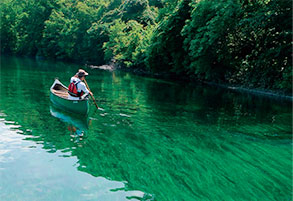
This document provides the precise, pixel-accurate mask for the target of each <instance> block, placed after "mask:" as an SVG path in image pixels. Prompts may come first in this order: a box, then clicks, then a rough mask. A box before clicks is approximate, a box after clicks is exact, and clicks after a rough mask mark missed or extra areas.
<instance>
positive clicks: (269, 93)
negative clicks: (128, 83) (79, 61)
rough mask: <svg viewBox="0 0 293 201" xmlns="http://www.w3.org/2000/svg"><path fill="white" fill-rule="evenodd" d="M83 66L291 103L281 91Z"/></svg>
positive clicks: (113, 66) (137, 70) (114, 66)
mask: <svg viewBox="0 0 293 201" xmlns="http://www.w3.org/2000/svg"><path fill="white" fill-rule="evenodd" d="M85 66H88V67H90V68H91V69H100V70H106V71H123V72H129V73H132V74H135V75H139V76H143V77H150V78H157V79H163V80H167V81H174V82H186V83H187V84H193V85H198V84H201V85H211V86H216V87H220V88H225V89H229V90H232V91H235V92H240V93H249V94H253V95H259V96H264V97H268V98H273V99H280V100H285V101H293V96H292V94H289V93H284V92H283V91H274V90H267V89H261V88H248V87H245V86H240V85H232V84H224V83H215V82H208V81H202V80H196V79H191V78H186V77H178V76H176V75H175V74H167V73H164V74H163V73H162V74H160V73H153V72H150V71H147V70H145V69H142V68H127V67H123V66H121V65H118V64H115V63H113V62H111V63H108V64H105V65H101V66H96V65H85Z"/></svg>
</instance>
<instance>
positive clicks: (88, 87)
mask: <svg viewBox="0 0 293 201" xmlns="http://www.w3.org/2000/svg"><path fill="white" fill-rule="evenodd" d="M83 81H84V83H85V85H86V87H87V88H88V90H89V91H91V90H90V88H89V85H88V84H87V82H86V80H85V79H84V80H83ZM90 95H91V97H92V99H93V101H94V103H95V105H96V107H97V108H98V109H99V107H98V105H97V103H96V99H95V97H94V95H93V94H92V93H90Z"/></svg>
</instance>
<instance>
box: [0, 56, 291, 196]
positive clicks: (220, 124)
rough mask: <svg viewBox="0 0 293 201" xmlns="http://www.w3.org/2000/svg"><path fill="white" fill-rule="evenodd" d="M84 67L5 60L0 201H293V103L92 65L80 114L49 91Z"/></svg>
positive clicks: (0, 110)
mask: <svg viewBox="0 0 293 201" xmlns="http://www.w3.org/2000/svg"><path fill="white" fill-rule="evenodd" d="M80 67H81V66H78V65H72V64H65V63H61V62H60V63H58V62H57V63H56V62H55V63H54V62H47V61H34V60H31V59H19V58H8V57H4V56H2V58H1V69H0V78H1V79H0V97H1V98H0V198H1V199H0V200H3V201H6V200H22V201H26V200H29V201H32V200H70V201H73V200H81V201H83V200H101V201H108V200H109V201H115V200H117V201H120V200H159V201H161V200H162V201H164V200H166V201H167V200H174V201H175V200H176V201H179V200H180V201H181V200H182V201H183V200H184V201H193V200H211V201H215V200H278V201H279V200H291V196H292V113H291V102H286V101H282V100H276V99H269V98H266V97H258V96H252V95H248V94H240V93H234V92H231V91H227V90H223V89H219V88H214V87H207V86H203V85H188V86H187V85H184V84H183V83H172V82H167V81H162V80H157V79H151V78H144V77H139V76H135V75H132V74H128V73H123V72H111V71H106V70H99V69H90V68H86V67H85V69H86V70H87V71H88V72H89V74H90V76H88V78H87V82H88V84H89V86H90V88H91V90H92V91H93V93H94V94H95V96H96V99H97V100H98V104H99V106H100V107H101V108H103V109H104V110H95V107H94V105H91V108H90V114H89V116H88V117H87V118H79V117H76V116H73V115H71V114H69V113H66V112H63V111H61V110H58V109H57V108H55V107H54V106H53V105H52V104H51V103H50V100H49V88H50V86H51V84H52V83H53V81H54V78H55V77H59V78H60V81H61V82H63V83H64V84H66V85H67V84H68V81H69V79H70V77H71V76H72V75H73V74H74V73H75V72H76V70H77V69H78V68H80ZM80 134H83V135H84V136H83V137H79V135H80Z"/></svg>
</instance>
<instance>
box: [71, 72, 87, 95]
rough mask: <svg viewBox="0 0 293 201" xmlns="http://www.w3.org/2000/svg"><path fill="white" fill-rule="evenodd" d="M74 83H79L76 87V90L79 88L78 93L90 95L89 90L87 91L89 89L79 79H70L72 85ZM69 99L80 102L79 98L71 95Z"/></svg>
mask: <svg viewBox="0 0 293 201" xmlns="http://www.w3.org/2000/svg"><path fill="white" fill-rule="evenodd" d="M71 82H73V83H77V82H79V83H78V84H77V85H76V88H77V92H81V91H83V93H84V94H88V93H89V90H88V89H87V87H86V86H85V83H83V82H82V81H81V80H80V79H79V78H77V77H74V76H73V77H72V78H71V79H70V83H71ZM68 99H70V100H80V98H79V97H74V96H71V95H70V94H68Z"/></svg>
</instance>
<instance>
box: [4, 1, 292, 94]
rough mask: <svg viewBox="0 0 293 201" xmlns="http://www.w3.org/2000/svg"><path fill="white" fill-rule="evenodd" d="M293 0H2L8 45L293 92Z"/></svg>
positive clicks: (7, 49)
mask: <svg viewBox="0 0 293 201" xmlns="http://www.w3.org/2000/svg"><path fill="white" fill-rule="evenodd" d="M291 45H292V2H291V1H290V0H218V1H212V0H81V1H73V0H3V1H2V3H1V53H6V54H17V55H26V56H40V57H46V58H56V59H62V60H69V61H74V62H83V63H93V64H102V63H105V62H108V61H110V60H111V59H113V60H115V62H117V63H118V64H120V65H122V66H125V67H129V68H140V69H143V70H145V71H150V72H153V73H160V74H163V73H164V74H171V75H174V76H177V77H188V78H191V79H196V80H205V81H212V82H219V83H229V84H236V85H242V86H246V87H251V88H262V89H270V90H275V91H279V92H286V93H292V92H291V88H292V57H291V53H292V46H291Z"/></svg>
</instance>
